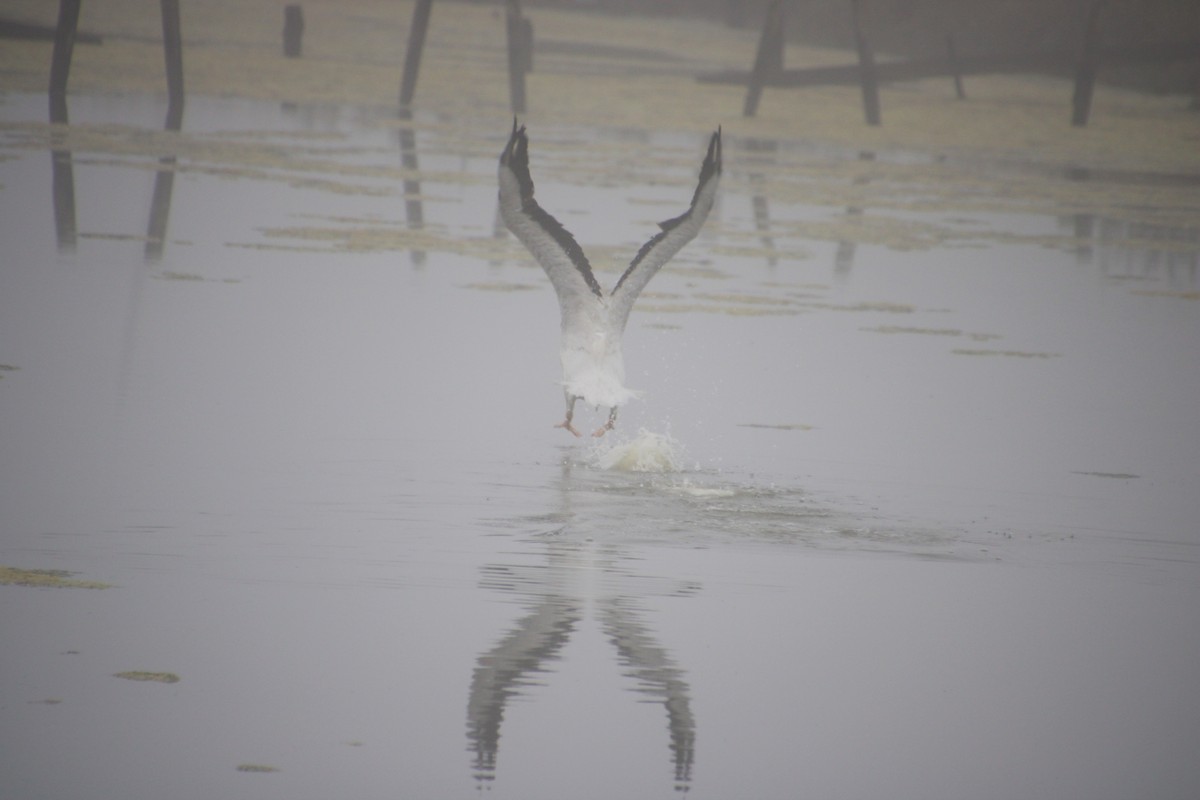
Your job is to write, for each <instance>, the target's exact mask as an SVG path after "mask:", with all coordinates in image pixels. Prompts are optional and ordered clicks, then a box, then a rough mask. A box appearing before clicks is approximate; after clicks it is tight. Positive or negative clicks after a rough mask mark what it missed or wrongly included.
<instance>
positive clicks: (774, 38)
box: [742, 0, 784, 117]
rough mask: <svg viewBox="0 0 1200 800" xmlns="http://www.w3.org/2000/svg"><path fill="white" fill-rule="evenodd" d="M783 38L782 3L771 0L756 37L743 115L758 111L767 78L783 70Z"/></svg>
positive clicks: (750, 114)
mask: <svg viewBox="0 0 1200 800" xmlns="http://www.w3.org/2000/svg"><path fill="white" fill-rule="evenodd" d="M783 39H784V37H783V3H782V2H781V0H771V5H769V6H768V7H767V18H766V20H764V21H763V29H762V36H760V37H759V39H758V52H757V53H756V54H755V56H754V69H752V70H751V71H750V82H749V84H748V85H747V86H746V101H745V102H744V103H743V104H742V116H743V117H753V116H754V115H755V114H757V113H758V101H759V100H760V99H761V98H762V90H763V85H764V84H765V83H766V81H767V78H769V77H771V76H773V75H777V74H779V72H781V71H782V70H783Z"/></svg>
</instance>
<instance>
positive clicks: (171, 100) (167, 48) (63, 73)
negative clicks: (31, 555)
mask: <svg viewBox="0 0 1200 800" xmlns="http://www.w3.org/2000/svg"><path fill="white" fill-rule="evenodd" d="M82 6H83V0H59V4H58V25H57V26H56V27H55V30H54V53H53V55H52V56H51V61H50V121H51V122H61V123H66V122H68V115H67V79H68V78H69V77H70V74H71V57H72V55H73V54H74V52H75V42H76V39H77V37H78V28H79V11H80V9H81V7H82ZM159 7H160V11H161V15H162V27H163V56H164V58H165V59H166V67H167V98H168V99H167V123H166V127H167V129H168V130H173V131H177V130H179V128H180V126H181V125H182V123H183V37H182V33H181V23H180V18H179V0H159Z"/></svg>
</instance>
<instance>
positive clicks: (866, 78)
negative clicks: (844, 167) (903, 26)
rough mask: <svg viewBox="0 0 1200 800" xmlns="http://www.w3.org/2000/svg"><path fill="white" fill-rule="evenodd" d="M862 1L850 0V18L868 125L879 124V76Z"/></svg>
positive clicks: (864, 111)
mask: <svg viewBox="0 0 1200 800" xmlns="http://www.w3.org/2000/svg"><path fill="white" fill-rule="evenodd" d="M860 3H861V0H850V19H851V23H852V24H853V26H854V46H855V49H857V50H858V72H859V82H860V83H861V84H862V98H863V113H864V115H865V116H866V119H867V124H868V125H879V124H880V123H881V119H880V113H879V76H878V75H877V74H876V72H875V54H874V53H872V52H871V46H870V45H869V44H868V43H867V37H866V35H864V34H863V30H862V20H861V16H862V15H861V13H860V10H859V5H860Z"/></svg>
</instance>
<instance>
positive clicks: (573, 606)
mask: <svg viewBox="0 0 1200 800" xmlns="http://www.w3.org/2000/svg"><path fill="white" fill-rule="evenodd" d="M571 470H572V461H571V456H570V455H567V456H566V457H565V458H564V459H563V463H562V477H561V481H560V485H559V498H560V500H559V508H558V509H557V510H556V512H555V513H554V514H551V515H550V516H549V517H548V519H550V520H553V521H554V522H561V523H563V525H562V527H561V528H559V529H558V530H557V531H556V532H555V533H554V534H553V536H554V537H555V538H554V539H553V540H550V541H547V543H546V545H545V559H546V560H545V563H544V564H539V565H530V564H493V565H489V566H487V567H485V568H484V570H483V572H484V575H483V578H482V581H481V585H483V586H485V587H486V588H489V589H494V590H496V591H500V592H505V593H512V594H516V595H521V596H524V597H527V598H528V600H529V603H528V613H527V614H525V616H523V617H521V618H520V619H519V620H517V621H516V622H515V623H514V624H513V626H512V628H511V629H510V630H509V631H508V632H507V633H506V634H504V635H503V636H502V637H501V638H500V639H499V641H497V643H496V644H495V645H494V646H493V647H491V648H490V649H488V650H487V651H486V652H484V653H482V654H480V655H479V657H478V658H477V659H476V666H475V670H474V672H473V674H472V676H471V687H470V692H469V694H468V697H467V741H468V749H469V750H470V751H471V753H472V754H473V764H472V772H473V776H474V778H475V780H476V781H477V782H478V783H479V784H480V785H481V786H482V785H484V784H485V783H486V782H490V781H492V780H495V778H496V762H497V756H498V753H499V749H500V729H501V726H502V723H503V721H504V711H505V708H506V706H507V704H508V702H509V700H510V699H512V698H515V697H520V696H522V695H525V694H526V693H527V690H528V688H529V687H531V686H537V685H541V684H542V683H544V680H543V679H542V678H541V677H540V676H542V675H546V674H548V673H549V672H550V664H552V663H553V662H554V661H557V660H558V659H559V658H560V653H561V651H562V649H563V647H564V646H565V645H566V644H567V642H568V641H569V640H570V638H571V635H572V634H573V633H574V632H575V631H576V629H578V628H579V627H580V625H581V623H583V622H584V621H585V618H586V617H587V616H589V614H588V613H587V611H586V610H587V609H593V611H592V612H591V616H594V617H595V619H596V620H597V621H598V623H599V625H600V629H601V631H602V632H603V634H604V636H605V638H606V639H607V640H608V641H609V642H610V643H611V644H612V645H613V649H614V656H615V658H616V661H617V664H618V666H619V667H620V669H621V674H622V675H623V676H625V677H626V678H629V679H631V680H632V681H633V683H634V688H633V692H635V693H636V694H637V695H640V696H641V697H642V698H646V697H649V698H653V700H654V701H655V702H657V703H661V704H662V706H663V708H664V710H665V711H666V715H667V730H668V735H669V739H670V741H669V750H670V753H671V757H670V758H671V763H672V767H673V770H674V775H675V789H676V790H677V791H682V792H686V791H687V790H688V789H689V788H690V782H691V777H692V766H693V763H694V760H695V745H696V720H695V717H694V715H693V714H692V708H691V690H690V688H689V686H688V683H687V681H686V680H685V679H684V674H685V673H684V671H683V670H682V669H681V668H680V667H678V666H677V665H676V664H675V662H674V661H673V660H672V658H671V656H670V654H669V653H668V652H667V650H666V648H664V647H663V646H662V645H661V644H659V643H658V641H657V639H656V637H655V634H654V631H653V629H652V627H651V626H650V625H648V624H647V623H646V622H645V621H644V619H643V612H642V610H641V609H640V608H639V607H638V597H640V596H648V595H651V594H662V593H663V592H664V587H663V585H662V583H661V581H658V580H656V579H654V578H652V577H650V576H640V575H637V574H634V573H633V571H632V570H631V568H630V564H631V563H632V560H631V559H630V558H629V557H628V556H627V555H625V554H623V553H622V552H621V549H620V548H619V547H618V546H615V545H606V544H599V543H597V542H596V541H594V538H589V537H585V538H584V539H583V540H579V539H572V538H570V528H571V526H572V523H573V522H575V521H576V512H575V511H574V510H573V509H572V504H571V497H572V493H573V491H575V489H576V488H577V487H576V485H575V483H574V482H573V481H572V477H571ZM694 590H695V586H694V585H688V586H687V587H686V588H683V589H679V588H670V589H667V590H666V593H668V594H672V595H684V594H689V593H691V592H693V591H694Z"/></svg>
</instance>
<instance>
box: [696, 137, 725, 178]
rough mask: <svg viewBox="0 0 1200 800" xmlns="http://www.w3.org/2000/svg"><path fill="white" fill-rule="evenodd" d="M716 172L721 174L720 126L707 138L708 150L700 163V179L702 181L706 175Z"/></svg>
mask: <svg viewBox="0 0 1200 800" xmlns="http://www.w3.org/2000/svg"><path fill="white" fill-rule="evenodd" d="M714 172H715V173H716V174H718V175H720V174H721V126H720V125H718V126H717V129H716V130H715V131H713V135H712V136H710V137H709V139H708V152H707V153H706V154H705V156H704V163H703V164H701V165H700V180H701V181H703V180H704V179H705V178H706V177H707V176H709V175H711V174H713V173H714Z"/></svg>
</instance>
